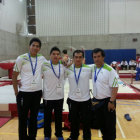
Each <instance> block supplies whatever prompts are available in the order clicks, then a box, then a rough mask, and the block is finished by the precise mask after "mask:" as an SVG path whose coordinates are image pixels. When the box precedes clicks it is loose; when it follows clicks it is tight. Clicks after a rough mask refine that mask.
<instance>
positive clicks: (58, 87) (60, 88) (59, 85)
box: [56, 81, 62, 95]
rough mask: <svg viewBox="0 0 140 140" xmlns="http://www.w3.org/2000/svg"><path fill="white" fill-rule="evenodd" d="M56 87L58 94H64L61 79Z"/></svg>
mask: <svg viewBox="0 0 140 140" xmlns="http://www.w3.org/2000/svg"><path fill="white" fill-rule="evenodd" d="M56 88H57V94H58V95H61V94H62V83H61V82H60V81H59V82H58V83H57V86H56Z"/></svg>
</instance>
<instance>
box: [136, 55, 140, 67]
mask: <svg viewBox="0 0 140 140" xmlns="http://www.w3.org/2000/svg"><path fill="white" fill-rule="evenodd" d="M136 63H137V64H136V65H137V68H140V56H139V54H137V58H136Z"/></svg>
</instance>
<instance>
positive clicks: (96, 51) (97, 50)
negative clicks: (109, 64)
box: [92, 48, 105, 57]
mask: <svg viewBox="0 0 140 140" xmlns="http://www.w3.org/2000/svg"><path fill="white" fill-rule="evenodd" d="M98 52H101V55H102V56H103V57H105V52H104V50H103V49H101V48H95V49H94V50H93V51H92V57H93V54H94V53H98Z"/></svg>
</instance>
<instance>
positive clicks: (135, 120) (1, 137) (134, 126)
mask: <svg viewBox="0 0 140 140" xmlns="http://www.w3.org/2000/svg"><path fill="white" fill-rule="evenodd" d="M130 82H131V80H130V78H128V79H127V78H125V79H121V80H120V81H119V92H118V93H127V94H128V93H129V94H132V95H133V94H135V93H137V94H140V92H139V91H137V90H135V89H133V88H131V87H130V86H129V84H130ZM134 83H135V84H136V82H135V81H134ZM127 84H128V85H127ZM138 84H139V83H138ZM90 88H92V81H90ZM68 89H69V87H68V82H67V81H66V84H65V93H66V94H65V100H66V99H67V95H68ZM0 91H1V92H0V95H1V98H0V110H1V109H3V110H4V109H5V110H7V109H8V107H7V105H8V104H9V103H15V96H14V91H13V89H12V86H11V85H6V86H2V87H0ZM64 112H68V107H67V104H66V101H64ZM126 113H129V114H130V116H131V118H132V121H127V120H125V119H124V114H126ZM139 118H140V100H137V99H135V100H126V99H117V140H140V133H139V130H140V119H139ZM52 127H53V129H52V131H53V133H52V134H53V136H52V139H53V140H54V139H56V138H55V136H54V123H52ZM17 132H18V120H17V117H14V118H12V119H11V120H10V121H9V122H8V123H6V124H5V125H4V126H2V127H1V128H0V140H18V133H17ZM63 134H64V138H65V139H66V138H67V137H68V136H69V134H70V132H68V131H63ZM79 139H82V132H81V131H80V137H79ZM37 140H43V129H39V130H38V134H37ZM92 140H101V133H100V131H98V130H93V129H92Z"/></svg>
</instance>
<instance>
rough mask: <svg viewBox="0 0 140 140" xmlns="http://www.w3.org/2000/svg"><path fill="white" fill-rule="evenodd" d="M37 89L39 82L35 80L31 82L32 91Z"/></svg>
mask: <svg viewBox="0 0 140 140" xmlns="http://www.w3.org/2000/svg"><path fill="white" fill-rule="evenodd" d="M36 87H37V82H36V80H35V79H33V80H32V82H31V89H32V90H34V89H36Z"/></svg>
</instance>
